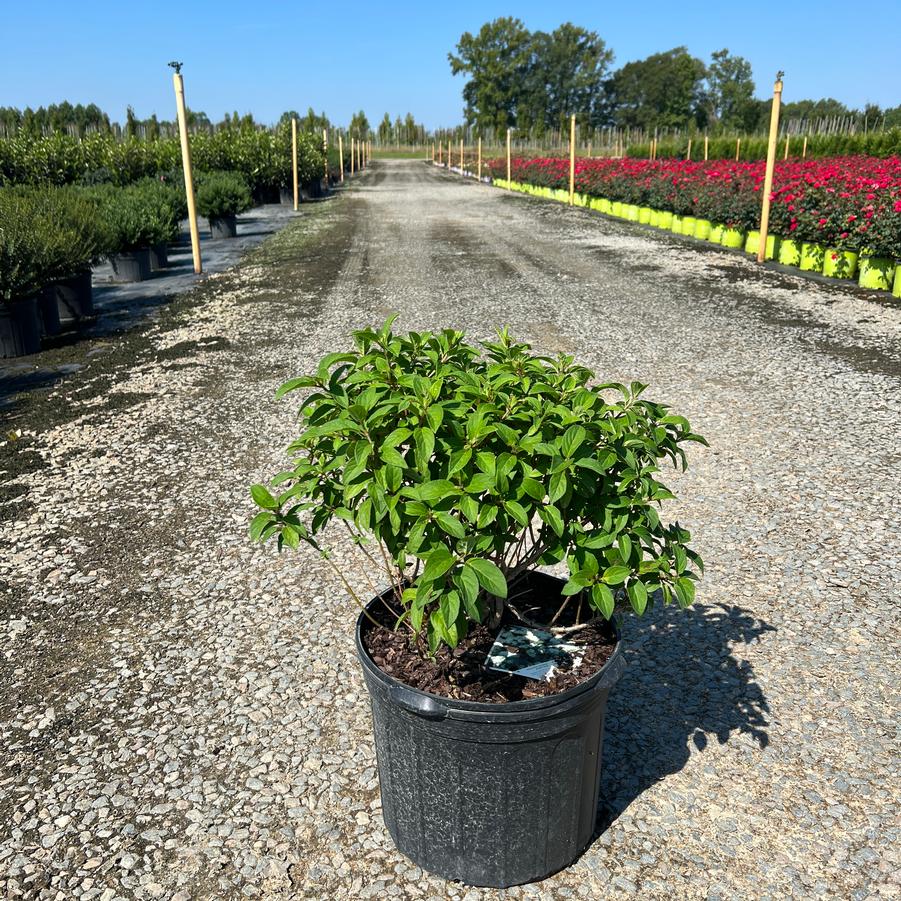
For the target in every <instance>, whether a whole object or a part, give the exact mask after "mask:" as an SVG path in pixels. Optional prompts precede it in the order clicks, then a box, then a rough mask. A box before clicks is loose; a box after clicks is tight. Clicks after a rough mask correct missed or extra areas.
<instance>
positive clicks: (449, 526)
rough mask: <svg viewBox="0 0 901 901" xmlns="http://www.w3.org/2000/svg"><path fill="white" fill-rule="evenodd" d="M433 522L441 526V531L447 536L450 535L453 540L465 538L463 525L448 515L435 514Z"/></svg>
mask: <svg viewBox="0 0 901 901" xmlns="http://www.w3.org/2000/svg"><path fill="white" fill-rule="evenodd" d="M435 521H436V522H437V523H438V525H439V526H441V529H442V531H444V532H447V534H448V535H452V536H453V537H454V538H465V537H466V529H465V528H464V527H463V523H461V522H460V520H459V519H455V518H454V517H453V516H451V515H450V513H441V512H439V513H436V514H435Z"/></svg>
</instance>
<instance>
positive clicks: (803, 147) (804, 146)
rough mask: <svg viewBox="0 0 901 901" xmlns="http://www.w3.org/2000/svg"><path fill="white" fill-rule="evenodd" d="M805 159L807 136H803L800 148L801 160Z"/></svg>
mask: <svg viewBox="0 0 901 901" xmlns="http://www.w3.org/2000/svg"><path fill="white" fill-rule="evenodd" d="M806 158H807V135H804V144H803V145H802V147H801V159H802V160H803V159H806Z"/></svg>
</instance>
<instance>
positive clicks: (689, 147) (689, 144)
mask: <svg viewBox="0 0 901 901" xmlns="http://www.w3.org/2000/svg"><path fill="white" fill-rule="evenodd" d="M685 159H687V160H690V159H691V138H689V139H688V152H687V153H686V154H685Z"/></svg>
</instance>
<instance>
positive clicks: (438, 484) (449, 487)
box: [417, 479, 460, 504]
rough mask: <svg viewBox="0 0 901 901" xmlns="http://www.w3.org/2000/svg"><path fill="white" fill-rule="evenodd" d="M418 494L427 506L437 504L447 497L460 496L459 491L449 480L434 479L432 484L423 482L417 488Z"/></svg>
mask: <svg viewBox="0 0 901 901" xmlns="http://www.w3.org/2000/svg"><path fill="white" fill-rule="evenodd" d="M417 493H418V494H419V497H420V499H421V500H423V501H425V502H426V503H427V504H435V503H437V502H438V501H442V500H444V498H446V497H451V496H452V495H455V494H459V493H460V492H459V489H458V488H457V486H456V485H454V484H453V483H452V482H449V481H448V480H447V479H434V480H433V481H431V482H423V483H422V484H420V485H418V486H417Z"/></svg>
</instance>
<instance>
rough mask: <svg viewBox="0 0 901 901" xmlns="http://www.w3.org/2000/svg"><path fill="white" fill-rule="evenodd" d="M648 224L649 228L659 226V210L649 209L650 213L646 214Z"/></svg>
mask: <svg viewBox="0 0 901 901" xmlns="http://www.w3.org/2000/svg"><path fill="white" fill-rule="evenodd" d="M648 225H650V226H651V228H659V227H660V210H651V215H650V216H648Z"/></svg>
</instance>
